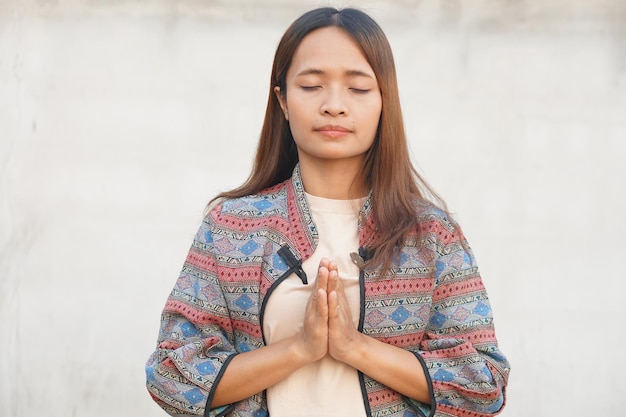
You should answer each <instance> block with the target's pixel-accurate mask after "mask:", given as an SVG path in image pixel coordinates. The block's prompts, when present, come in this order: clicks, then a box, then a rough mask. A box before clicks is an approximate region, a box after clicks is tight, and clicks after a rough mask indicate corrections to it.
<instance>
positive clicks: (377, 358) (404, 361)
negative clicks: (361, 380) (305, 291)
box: [328, 280, 430, 404]
mask: <svg viewBox="0 0 626 417" xmlns="http://www.w3.org/2000/svg"><path fill="white" fill-rule="evenodd" d="M331 286H335V288H336V289H331V292H330V294H329V303H328V308H329V312H330V313H329V341H330V342H329V346H330V348H329V351H330V354H331V356H333V357H334V358H335V359H337V360H338V361H341V362H344V363H346V364H348V365H350V366H352V367H353V368H355V369H358V370H359V371H361V372H363V373H364V374H366V375H368V376H369V377H370V378H372V379H375V380H376V381H378V382H380V383H381V384H383V385H386V386H387V387H389V388H391V389H393V390H395V391H397V392H399V393H401V394H403V395H405V396H407V397H409V398H414V399H416V400H418V401H421V402H423V403H426V404H428V403H430V390H429V387H428V380H427V379H426V374H425V373H424V368H423V367H422V365H421V363H420V362H419V361H418V360H416V358H415V355H414V354H413V353H411V352H409V351H407V350H404V349H402V348H399V347H396V346H392V345H389V344H387V343H384V342H381V341H379V340H376V339H374V338H372V337H370V336H367V335H364V334H363V333H360V332H358V331H357V329H356V328H355V327H354V326H353V325H352V319H351V317H350V311H349V309H347V308H343V306H345V305H347V302H348V301H347V298H346V297H345V293H344V291H343V285H342V283H341V280H336V282H332V283H331Z"/></svg>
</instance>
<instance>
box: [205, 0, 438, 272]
mask: <svg viewBox="0 0 626 417" xmlns="http://www.w3.org/2000/svg"><path fill="white" fill-rule="evenodd" d="M329 26H334V27H338V28H340V29H342V30H344V31H345V32H346V33H348V34H349V35H350V36H352V38H353V39H354V40H355V41H356V43H357V44H358V45H359V46H360V48H361V50H362V52H363V54H364V55H365V58H366V59H367V61H368V63H369V64H370V66H371V67H372V70H373V71H374V74H375V75H376V79H377V81H378V85H379V88H380V91H381V95H382V103H383V104H382V112H381V116H380V122H379V125H378V131H377V133H376V138H375V139H374V143H373V144H372V147H371V148H370V149H369V151H368V153H367V155H366V158H365V163H364V166H363V168H362V171H361V175H362V176H363V178H364V179H365V184H366V185H367V186H369V187H370V189H371V196H372V211H373V215H374V222H375V227H376V234H375V236H376V238H375V240H374V241H373V242H370V243H369V247H368V249H370V250H371V253H373V257H372V259H371V260H370V262H369V264H371V265H382V267H383V271H386V270H387V269H388V268H389V266H390V265H391V262H392V259H393V257H394V255H395V248H396V247H397V246H398V245H400V244H401V242H402V240H403V238H404V237H405V235H406V234H407V233H409V232H411V231H415V230H416V229H417V227H418V219H417V216H416V212H415V199H419V200H421V201H424V202H434V203H436V205H438V206H439V207H441V208H443V209H445V203H444V202H443V201H442V200H441V198H440V197H439V196H438V195H437V194H436V193H435V192H434V191H433V189H432V188H431V187H430V186H429V185H428V184H427V183H426V181H425V180H424V179H423V178H422V177H421V176H420V175H419V173H418V172H417V171H416V169H415V167H414V166H413V164H412V163H411V159H410V155H409V149H408V144H407V140H406V135H405V132H404V122H403V120H402V111H401V108H400V99H399V96H398V83H397V78H396V69H395V65H394V61H393V54H392V52H391V47H390V45H389V42H388V40H387V37H386V36H385V34H384V33H383V31H382V29H381V28H380V26H378V24H377V23H376V22H375V21H374V20H373V19H372V18H371V17H369V16H368V15H367V14H365V13H364V12H362V11H360V10H357V9H353V8H346V9H341V10H338V9H335V8H332V7H323V8H319V9H315V10H311V11H309V12H307V13H305V14H304V15H302V16H301V17H300V18H298V19H297V20H296V21H294V22H293V23H292V24H291V26H289V28H288V29H287V31H286V32H285V34H284V35H283V37H282V39H281V40H280V43H279V44H278V47H277V49H276V54H275V55H274V64H273V66H272V75H271V83H270V90H269V96H268V100H267V108H266V112H265V120H264V122H263V128H262V129H261V136H260V140H259V144H258V148H257V152H256V157H255V160H254V165H253V167H252V172H251V174H250V176H249V177H248V179H247V180H246V182H245V183H244V184H242V185H241V186H240V187H237V188H235V189H233V190H230V191H226V192H223V193H221V194H219V195H218V196H216V197H215V199H213V200H212V201H215V200H216V199H220V198H237V197H243V196H246V195H251V194H255V193H258V192H259V191H261V190H263V189H265V188H267V187H271V186H273V185H276V184H278V183H280V182H282V181H284V180H286V179H288V178H289V177H290V176H291V174H292V171H293V169H294V167H295V165H296V164H297V163H298V153H297V149H296V145H295V143H294V140H293V137H292V135H291V131H290V129H289V124H288V122H287V121H286V120H285V117H284V115H283V112H282V110H281V108H280V105H279V102H278V99H277V98H276V95H275V93H274V87H275V86H278V87H280V91H281V93H282V94H287V93H288V92H287V85H286V82H285V79H286V76H287V71H288V69H289V66H290V65H291V60H292V58H293V56H294V54H295V52H296V49H297V48H298V46H299V45H300V42H302V39H304V37H305V36H306V35H308V34H309V33H311V32H313V31H314V30H316V29H321V28H325V27H329Z"/></svg>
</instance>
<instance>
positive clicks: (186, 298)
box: [146, 216, 236, 416]
mask: <svg viewBox="0 0 626 417" xmlns="http://www.w3.org/2000/svg"><path fill="white" fill-rule="evenodd" d="M211 224H212V220H211V218H210V217H209V216H207V218H205V219H204V221H203V223H202V225H201V227H200V229H199V231H198V233H197V234H196V236H195V239H194V241H193V244H192V246H191V249H190V251H189V254H188V256H187V259H186V261H185V264H184V266H183V269H182V272H181V274H180V276H179V278H178V280H177V281H176V284H175V286H174V288H173V289H172V292H171V293H170V296H169V297H168V299H167V303H166V305H165V307H164V309H163V313H162V316H161V327H160V331H159V336H158V340H157V347H156V350H155V352H154V353H153V354H152V355H151V356H150V358H149V360H148V363H147V364H146V376H147V388H148V391H149V392H150V394H151V396H152V398H153V399H154V400H155V401H156V402H157V404H159V406H161V407H162V408H163V409H164V410H165V411H167V412H168V413H169V414H171V415H173V416H183V415H202V414H203V413H204V411H205V405H206V402H207V399H208V398H209V396H210V395H211V392H212V390H213V386H214V383H215V382H216V381H218V380H219V378H220V375H221V372H222V369H223V368H224V367H225V366H227V364H228V362H229V361H230V360H231V359H232V358H233V357H234V356H235V354H236V351H235V348H234V346H233V335H232V324H231V322H230V319H229V317H228V309H227V307H226V301H225V299H224V296H223V294H222V292H221V289H220V286H219V283H218V281H217V277H216V270H217V267H216V261H215V256H214V254H213V248H212V239H211Z"/></svg>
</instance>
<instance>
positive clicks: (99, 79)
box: [0, 0, 626, 417]
mask: <svg viewBox="0 0 626 417" xmlns="http://www.w3.org/2000/svg"><path fill="white" fill-rule="evenodd" d="M324 4H326V3H320V2H317V1H315V2H314V1H299V2H290V1H287V0H264V1H253V0H237V1H235V0H231V1H225V0H224V1H199V0H184V1H165V0H159V1H150V2H147V1H145V2H144V1H135V2H125V1H121V0H109V1H86V0H83V1H81V0H67V1H62V0H58V1H55V0H22V1H17V0H0V173H1V177H0V219H1V220H0V221H1V223H0V225H1V226H0V338H1V339H0V346H1V347H0V350H1V352H2V354H1V355H0V375H1V378H0V415H1V416H16V417H26V416H35V415H48V416H72V417H73V416H80V417H87V416H94V417H95V416H111V415H116V416H160V415H163V414H162V413H161V411H160V409H158V408H157V406H156V405H154V404H153V403H152V402H151V400H150V399H149V397H148V394H147V393H146V391H145V389H144V386H143V385H144V374H143V365H144V362H145V360H146V359H147V356H148V355H149V354H150V352H151V351H152V349H153V348H154V343H155V340H156V335H157V329H158V323H159V314H160V311H161V308H162V306H163V304H164V302H165V298H166V296H167V294H168V293H169V291H170V289H171V287H172V285H173V284H174V281H175V279H176V277H177V275H178V272H179V269H180V267H181V265H182V262H183V260H184V257H185V255H186V252H187V249H188V247H189V244H190V243H191V239H192V237H193V234H194V233H195V231H196V228H197V226H198V225H199V222H200V220H201V217H202V213H203V209H204V205H205V204H206V202H207V201H208V200H209V199H210V197H211V196H213V195H214V194H215V193H216V192H218V191H220V190H225V189H228V188H230V187H233V186H235V185H237V184H239V183H241V181H243V179H244V178H245V177H246V176H247V173H248V172H249V168H250V163H251V158H252V155H253V152H254V147H255V144H256V140H257V137H258V132H259V129H260V125H261V121H262V116H263V110H264V107H265V102H266V97H267V96H266V95H267V91H268V80H269V71H270V66H271V61H272V56H273V52H274V48H275V46H276V44H277V42H278V39H279V37H280V35H281V34H282V32H283V31H284V29H285V28H286V27H287V25H288V24H289V23H290V22H291V21H292V20H293V19H295V18H296V17H297V16H299V15H300V14H301V13H302V12H303V11H305V10H307V9H309V8H311V7H313V6H318V5H324ZM330 4H332V5H346V4H349V5H356V6H359V7H362V8H363V9H365V10H366V11H369V12H370V13H371V15H372V16H374V17H375V18H376V19H377V20H378V21H379V23H380V24H381V26H382V27H383V29H385V31H386V33H387V34H388V37H389V38H390V41H391V43H392V46H393V48H394V53H395V57H396V61H397V62H396V64H397V68H398V73H399V80H400V88H401V98H402V101H403V105H404V114H405V119H406V125H407V130H408V132H409V136H410V139H411V149H412V153H413V155H414V157H415V161H416V163H417V164H418V166H419V167H420V169H421V171H422V172H423V173H424V174H425V176H426V177H427V178H428V179H429V180H430V181H431V183H432V184H433V185H434V187H435V188H436V189H437V190H438V191H439V192H440V193H441V194H442V195H443V196H444V197H445V198H446V200H447V201H448V203H449V205H450V208H451V209H452V210H453V211H454V212H455V213H457V217H458V220H459V221H460V223H461V225H462V226H463V228H464V229H465V232H466V234H467V235H468V238H469V240H470V243H471V245H472V246H473V248H474V250H475V252H476V255H477V258H478V261H479V264H480V266H481V269H482V273H483V277H484V280H485V283H486V285H487V288H488V290H489V292H490V295H491V297H492V300H493V301H492V303H493V307H494V310H495V317H496V326H497V330H498V336H499V339H500V343H501V346H502V348H503V350H504V352H505V353H506V354H507V355H508V356H509V358H510V360H511V362H512V365H513V371H512V374H511V380H510V386H509V391H508V402H509V404H508V406H507V409H506V411H505V412H504V413H503V414H502V415H503V416H505V417H516V416H524V417H528V416H533V417H542V416H589V415H596V416H611V415H619V414H621V413H622V410H623V408H624V407H623V401H622V400H623V397H624V394H626V384H625V383H624V379H623V374H624V371H626V361H625V359H624V357H625V355H624V344H625V342H626V337H625V334H624V333H625V332H624V318H626V307H625V305H624V302H623V298H624V294H625V290H626V284H625V282H626V279H625V277H624V271H625V268H624V258H625V256H624V250H625V249H626V244H625V243H624V241H625V238H624V236H625V235H626V220H625V214H626V196H625V191H624V190H626V181H625V179H626V168H625V167H624V165H625V164H624V161H625V160H626V3H625V2H623V1H621V0H599V1H598V0H595V1H586V0H585V1H583V0H561V1H558V0H509V1H496V0H446V1H441V0H440V1H435V0H422V1H418V0H415V1H411V0H397V1H387V2H373V1H361V2H359V1H353V2H349V3H346V2H341V1H336V2H335V1H333V2H330Z"/></svg>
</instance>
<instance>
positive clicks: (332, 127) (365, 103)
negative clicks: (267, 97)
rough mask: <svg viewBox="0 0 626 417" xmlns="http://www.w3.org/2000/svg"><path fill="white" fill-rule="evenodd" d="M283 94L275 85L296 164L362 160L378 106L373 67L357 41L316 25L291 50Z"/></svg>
mask: <svg viewBox="0 0 626 417" xmlns="http://www.w3.org/2000/svg"><path fill="white" fill-rule="evenodd" d="M286 86H287V91H286V94H282V92H281V91H280V88H279V87H276V88H275V92H276V95H277V96H278V100H279V102H280V105H281V107H282V109H283V111H284V112H285V117H286V118H287V120H288V121H289V126H290V128H291V133H292V135H293V138H294V140H295V142H296V146H297V148H298V157H299V159H300V161H301V163H307V162H308V163H315V162H321V161H328V160H337V161H339V160H342V161H353V162H357V163H361V164H362V162H363V160H364V158H365V154H366V152H367V151H368V150H369V148H370V147H371V146H372V143H373V142H374V137H375V136H376V130H377V128H378V121H379V119H380V114H381V109H382V98H381V94H380V89H379V87H378V82H377V80H376V76H375V74H374V71H373V70H372V68H371V67H370V65H369V63H368V62H367V60H366V59H365V56H364V55H363V53H362V52H361V50H360V48H359V47H358V45H357V43H356V42H355V41H354V40H353V39H352V38H351V37H350V35H348V34H347V33H346V32H344V31H343V30H341V29H339V28H336V27H327V28H322V29H317V30H315V31H313V32H311V33H310V34H308V35H307V36H306V37H305V38H304V39H303V40H302V42H301V43H300V45H299V46H298V48H297V49H296V53H295V54H294V56H293V59H292V62H291V66H290V67H289V70H288V71H287V77H286Z"/></svg>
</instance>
